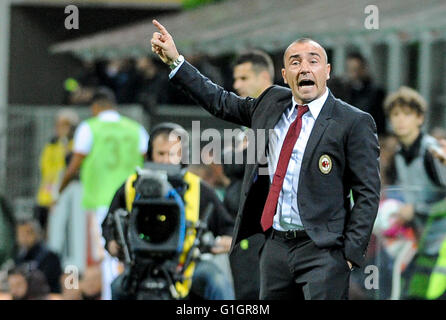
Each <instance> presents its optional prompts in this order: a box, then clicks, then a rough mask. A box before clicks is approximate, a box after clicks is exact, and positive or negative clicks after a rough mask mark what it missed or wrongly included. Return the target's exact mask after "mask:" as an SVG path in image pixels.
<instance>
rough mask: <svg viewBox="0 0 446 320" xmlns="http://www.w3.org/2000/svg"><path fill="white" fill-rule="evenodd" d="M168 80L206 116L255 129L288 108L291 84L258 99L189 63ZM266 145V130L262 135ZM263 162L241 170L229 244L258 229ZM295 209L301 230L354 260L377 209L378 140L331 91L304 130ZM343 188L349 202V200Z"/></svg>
mask: <svg viewBox="0 0 446 320" xmlns="http://www.w3.org/2000/svg"><path fill="white" fill-rule="evenodd" d="M171 81H172V82H173V83H174V84H176V85H178V86H180V87H181V88H182V89H183V90H185V91H186V92H187V93H188V94H189V95H190V96H191V97H192V98H193V99H194V100H196V101H197V102H198V103H199V104H200V105H201V106H202V107H204V108H205V109H206V110H208V111H209V112H210V113H212V114H213V115H215V116H217V117H219V118H221V119H223V120H226V121H231V122H234V123H237V124H239V125H243V126H247V127H250V128H252V129H254V130H255V131H256V132H257V131H258V130H257V129H266V130H268V129H273V128H274V126H275V125H276V123H277V122H278V121H279V119H280V116H281V115H282V113H283V112H284V111H285V109H286V108H287V107H290V106H291V103H292V100H291V98H292V93H291V90H290V89H288V88H284V87H279V86H272V87H270V88H268V89H267V90H265V92H263V94H262V95H261V96H260V97H258V98H257V99H252V98H249V97H248V98H241V97H239V96H237V95H235V94H234V93H231V92H228V91H226V90H224V89H223V88H221V87H219V86H218V85H216V84H214V83H212V82H211V81H210V80H209V79H207V78H206V77H204V76H203V75H201V74H200V73H199V72H198V71H197V70H196V69H195V68H194V67H193V66H191V65H190V64H189V63H187V62H184V64H183V65H182V66H181V67H180V68H179V69H178V71H177V73H176V74H175V76H174V77H173V78H172V79H171ZM265 146H266V147H265V148H264V149H266V150H265V151H266V154H267V152H268V150H267V146H268V134H267V135H266V142H265ZM324 154H327V155H329V156H330V158H331V159H332V169H331V171H330V172H329V173H328V174H323V173H322V172H321V171H320V169H319V159H320V157H321V156H322V155H324ZM262 166H267V163H266V161H264V159H262V158H260V159H258V161H256V163H255V164H248V165H247V166H246V169H245V175H244V180H243V188H242V196H241V199H240V207H239V212H238V215H237V219H236V224H235V228H234V236H233V244H232V247H234V245H235V244H236V243H238V242H239V241H240V240H242V239H244V238H247V237H248V236H250V235H252V234H255V233H259V232H262V229H261V226H260V218H261V214H262V210H263V207H264V204H265V201H266V197H267V194H268V191H269V185H270V181H269V176H268V175H259V174H258V173H259V168H260V167H262ZM298 188H299V196H298V200H297V203H298V208H299V213H300V217H301V219H302V223H303V225H304V228H305V231H306V232H307V234H308V235H309V236H310V238H311V239H312V240H313V241H314V243H315V244H316V245H317V246H318V247H320V248H330V247H333V246H343V250H344V255H345V258H346V259H347V260H349V261H351V262H352V263H353V264H354V265H357V266H361V265H362V263H363V261H364V256H365V251H366V249H367V245H368V242H369V240H370V234H371V231H372V228H373V224H374V221H375V218H376V214H377V211H378V203H379V194H380V176H379V146H378V139H377V135H376V126H375V123H374V121H373V118H372V117H371V116H370V115H369V114H368V113H365V112H363V111H361V110H359V109H357V108H355V107H353V106H350V105H348V104H347V103H345V102H343V101H341V100H339V99H336V98H335V97H334V96H333V95H332V94H331V93H330V94H329V96H328V98H327V101H326V102H325V104H324V106H323V108H322V110H321V112H320V114H319V116H318V118H317V120H316V122H315V124H314V127H313V130H312V132H311V135H310V138H309V140H308V143H307V146H306V149H305V152H304V156H303V159H302V166H301V172H300V177H299V186H298ZM350 190H351V191H352V195H353V199H354V205H353V206H351V199H350Z"/></svg>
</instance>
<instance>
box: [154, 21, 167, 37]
mask: <svg viewBox="0 0 446 320" xmlns="http://www.w3.org/2000/svg"><path fill="white" fill-rule="evenodd" d="M152 23H153V24H154V25H155V27H157V28H158V30H159V31H160V32H161V34H162V35H166V34H169V32H167V30H166V28H164V26H163V25H162V24H161V23H159V22H158V21H157V20H156V19H153V20H152Z"/></svg>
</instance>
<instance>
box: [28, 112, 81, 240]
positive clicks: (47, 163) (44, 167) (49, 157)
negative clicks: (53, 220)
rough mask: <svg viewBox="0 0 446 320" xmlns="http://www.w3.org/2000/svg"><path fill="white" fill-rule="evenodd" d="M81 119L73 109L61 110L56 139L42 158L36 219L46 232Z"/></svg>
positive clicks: (51, 142) (46, 148) (57, 116)
mask: <svg viewBox="0 0 446 320" xmlns="http://www.w3.org/2000/svg"><path fill="white" fill-rule="evenodd" d="M78 123H79V117H78V115H77V113H76V112H75V111H74V110H73V109H61V110H60V111H59V112H58V113H57V115H56V117H55V123H54V133H55V135H54V137H52V138H51V140H50V141H49V142H48V143H47V144H46V145H45V147H44V148H43V151H42V153H41V156H40V176H41V178H40V186H39V190H38V193H37V206H36V208H35V217H36V219H38V220H39V222H40V225H41V226H42V229H43V230H44V232H45V230H46V226H47V220H48V211H49V208H50V207H51V206H52V205H53V203H54V201H56V199H57V197H58V189H59V184H60V182H61V179H62V175H63V172H64V170H65V168H66V165H67V163H68V161H69V157H70V155H71V152H72V149H73V134H74V130H75V128H76V126H77V124H78Z"/></svg>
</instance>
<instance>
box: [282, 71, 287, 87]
mask: <svg viewBox="0 0 446 320" xmlns="http://www.w3.org/2000/svg"><path fill="white" fill-rule="evenodd" d="M282 78H283V82H285V83H286V84H288V82H287V81H286V70H285V68H282Z"/></svg>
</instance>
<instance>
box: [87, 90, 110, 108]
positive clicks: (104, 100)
mask: <svg viewBox="0 0 446 320" xmlns="http://www.w3.org/2000/svg"><path fill="white" fill-rule="evenodd" d="M91 103H92V104H93V103H99V104H101V105H102V104H106V105H110V106H115V105H116V97H115V94H114V93H113V91H112V90H111V89H110V88H108V87H99V88H97V89H96V90H95V93H94V95H93V98H92V99H91Z"/></svg>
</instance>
